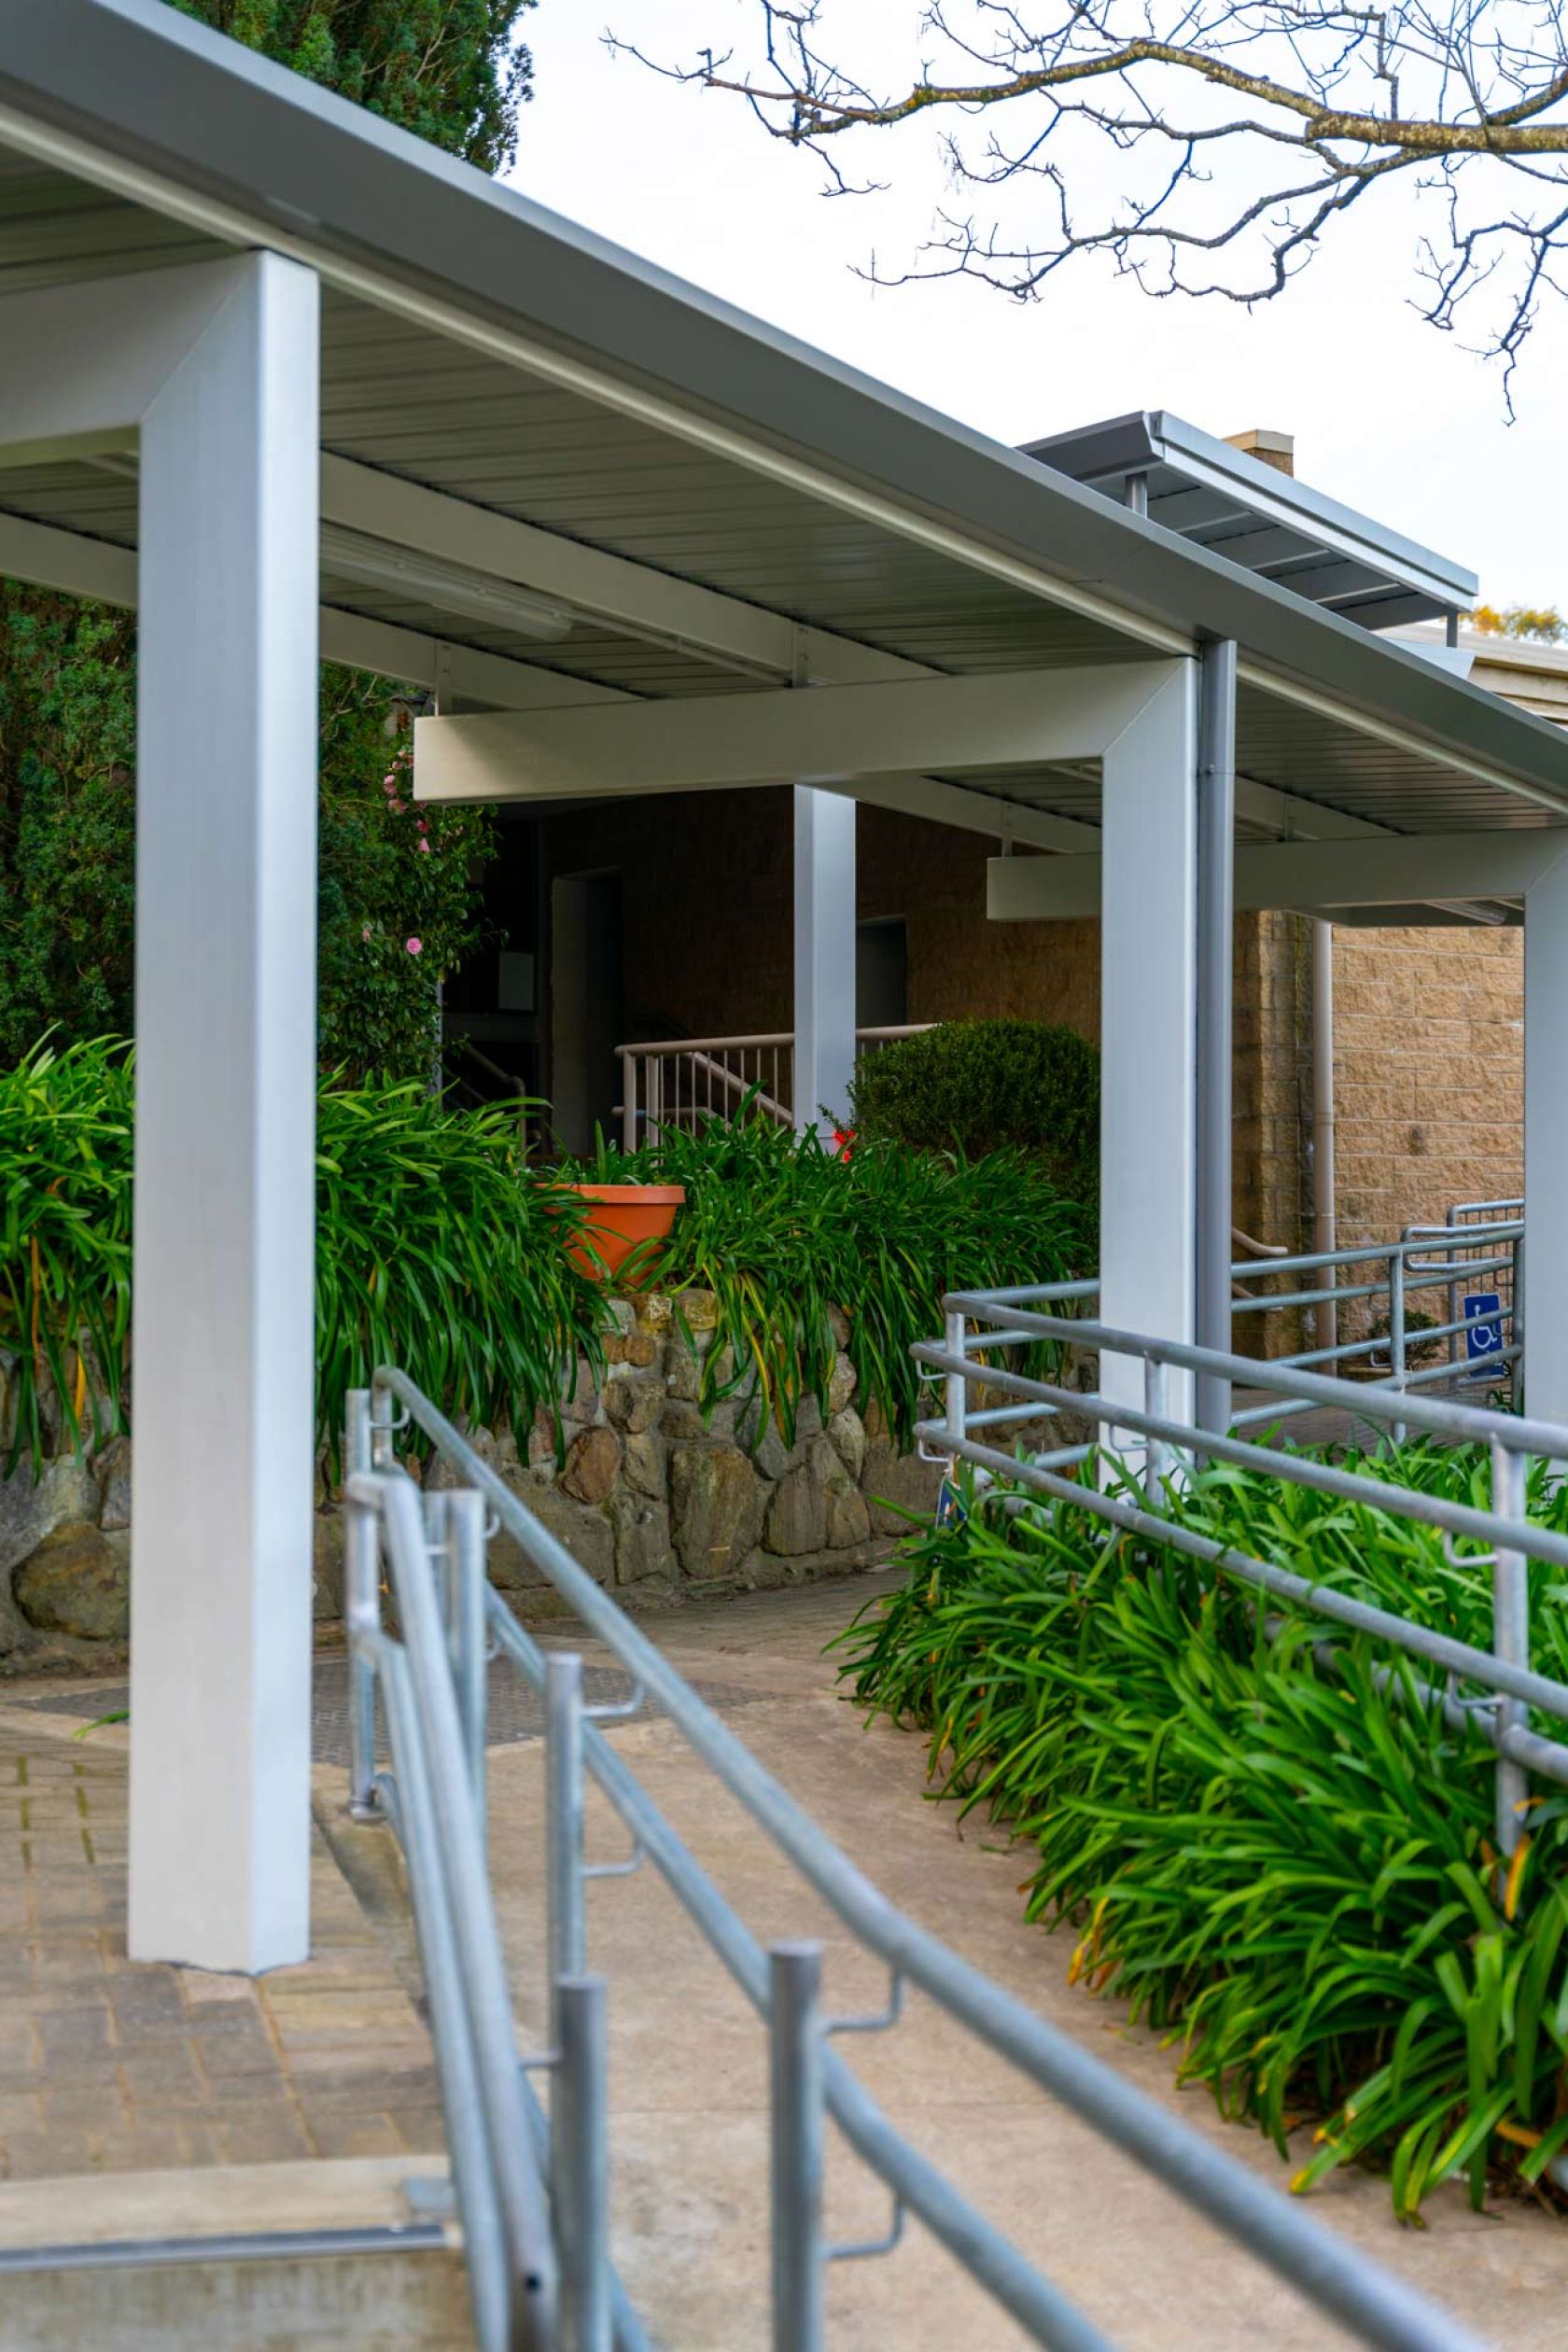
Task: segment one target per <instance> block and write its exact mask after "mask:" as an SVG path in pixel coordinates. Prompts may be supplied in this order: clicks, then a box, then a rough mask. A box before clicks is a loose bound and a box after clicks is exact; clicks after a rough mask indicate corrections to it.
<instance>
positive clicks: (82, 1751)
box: [0, 1703, 445, 2180]
mask: <svg viewBox="0 0 1568 2352" xmlns="http://www.w3.org/2000/svg"><path fill="white" fill-rule="evenodd" d="M35 1723H36V1725H37V1729H34V1725H35ZM18 1726H19V1716H18V1714H17V1712H16V1711H15V1709H14V1703H13V1705H12V1706H10V1707H7V1709H6V1710H5V1711H4V1721H3V1723H0V2179H10V2180H25V2179H40V2178H51V2177H63V2176H70V2175H75V2174H80V2173H88V2172H141V2171H149V2170H159V2169H164V2168H168V2167H171V2166H181V2165H202V2164H265V2163H284V2162H287V2161H290V2160H298V2159H301V2158H309V2157H323V2158H335V2157H355V2156H396V2155H399V2154H401V2153H404V2152H418V2153H426V2154H427V2153H432V2152H437V2151H440V2150H441V2149H442V2148H443V2147H444V2144H445V2142H444V2135H443V2132H442V2128H441V2112H440V2107H439V2104H438V2099H437V2089H436V2080H435V2075H434V2071H433V2067H432V2064H431V2055H430V2047H429V2042H428V2038H427V2034H426V2031H425V2027H424V2025H423V2023H422V2022H421V2020H420V2017H419V2015H418V2012H417V2010H416V2009H415V2008H414V2006H413V2002H412V2000H411V1999H410V1997H409V1995H408V1993H407V1991H406V1990H405V1989H404V1986H403V1984H402V1982H401V1981H399V1973H398V1969H397V1967H396V1965H395V1959H394V1955H393V1954H392V1953H391V1952H390V1951H389V1949H388V1948H387V1946H386V1945H385V1943H384V1941H383V1939H382V1938H381V1936H380V1934H379V1933H378V1931H377V1929H376V1928H375V1927H374V1926H373V1925H371V1921H370V1920H369V1919H368V1918H367V1917H366V1915H365V1913H364V1912H363V1911H361V1909H360V1907H359V1904H358V1902H357V1900H356V1897H355V1896H354V1894H353V1892H352V1890H351V1889H350V1887H349V1885H348V1884H347V1883H346V1882H345V1881H344V1879H343V1877H342V1875H341V1874H340V1872H339V1869H338V1868H337V1865H336V1863H335V1862H334V1860H333V1858H332V1855H331V1853H330V1852H329V1848H328V1846H327V1843H326V1841H324V1839H323V1838H322V1836H321V1834H320V1832H319V1830H316V1831H315V1832H314V1833H313V1834H314V1841H315V1842H314V1855H313V1895H314V1929H313V1951H312V1956H311V1958H310V1960H309V1961H308V1962H306V1963H304V1964H303V1965H302V1966H301V1967H293V1968H279V1969H276V1970H273V1972H272V1973H271V1974H269V1975H267V1976H265V1977H261V1978H257V1979H247V1978H245V1977H234V1976H214V1975H208V1974H205V1973H204V1972H203V1971H201V1970H197V1969H189V1968H176V1967H167V1966H162V1965H158V1966H147V1965H141V1966H135V1967H133V1965H132V1964H131V1963H130V1962H129V1961H128V1960H127V1959H126V1957H125V1843H126V1757H125V1754H124V1751H123V1747H119V1746H110V1745H107V1744H105V1743H103V1742H101V1741H94V1742H92V1743H81V1742H78V1741H75V1740H73V1739H72V1738H71V1737H70V1736H69V1727H68V1726H67V1725H66V1724H65V1723H63V1722H60V1723H59V1724H58V1728H55V1726H54V1724H53V1723H51V1722H50V1720H49V1718H47V1717H45V1718H37V1717H35V1718H33V1719H31V1720H29V1719H25V1718H23V1719H21V1728H20V1729H19V1728H18Z"/></svg>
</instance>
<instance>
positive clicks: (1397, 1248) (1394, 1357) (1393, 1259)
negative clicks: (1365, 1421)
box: [1389, 1242, 1408, 1446]
mask: <svg viewBox="0 0 1568 2352" xmlns="http://www.w3.org/2000/svg"><path fill="white" fill-rule="evenodd" d="M1389 1359H1390V1362H1391V1363H1392V1365H1393V1384H1394V1386H1395V1388H1397V1389H1399V1390H1400V1391H1401V1392H1403V1390H1404V1389H1405V1386H1406V1369H1407V1367H1406V1363H1405V1251H1404V1248H1403V1245H1402V1244H1401V1243H1399V1242H1395V1243H1394V1245H1393V1249H1392V1250H1391V1251H1390V1252H1389ZM1407 1435H1408V1431H1407V1426H1406V1424H1405V1422H1404V1421H1395V1422H1394V1424H1393V1442H1394V1444H1395V1445H1396V1446H1402V1445H1403V1444H1404V1443H1405V1439H1406V1437H1407Z"/></svg>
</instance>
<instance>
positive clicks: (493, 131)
mask: <svg viewBox="0 0 1568 2352" xmlns="http://www.w3.org/2000/svg"><path fill="white" fill-rule="evenodd" d="M173 6H174V7H176V8H178V9H179V10H180V11H181V13H182V14H183V15H185V16H189V17H195V18H196V19H197V21H199V22H200V23H202V24H210V25H211V26H212V27H213V29H214V31H215V32H217V33H227V34H228V35H230V37H231V39H232V40H236V41H244V42H245V46H246V47H247V48H248V49H259V50H260V51H261V52H262V54H263V55H264V56H266V57H271V58H273V59H275V60H276V62H277V63H278V64H280V65H287V66H289V67H290V68H291V69H292V70H293V72H295V73H296V74H303V75H305V76H306V77H307V78H308V79H309V80H311V81H315V82H321V83H323V84H325V85H326V87H327V88H328V89H330V90H336V91H340V92H341V93H342V95H343V97H345V98H352V99H354V100H355V101H356V103H357V105H361V106H368V107H369V108H370V110H371V113H372V114H378V115H383V116H385V119H386V120H387V121H388V122H395V123H397V124H398V125H399V127H400V128H401V129H402V130H404V131H413V132H414V133H416V134H417V135H418V136H419V137H420V138H422V139H428V140H429V141H430V143H431V145H432V146H434V147H445V148H446V149H447V151H448V153H449V154H452V155H460V156H462V157H463V158H464V160H465V161H467V162H469V163H477V164H478V165H479V166H480V167H481V169H482V170H483V171H486V172H501V171H504V170H505V169H506V167H507V165H508V164H509V163H510V162H511V160H512V158H513V156H514V155H515V153H516V150H517V110H518V107H519V105H521V104H522V103H523V102H524V101H525V99H527V98H529V97H530V96H531V95H532V92H533V61H532V59H531V57H530V56H529V53H528V51H527V49H525V47H524V46H523V44H522V43H521V41H520V40H519V39H518V36H517V28H518V25H519V23H520V22H521V21H522V19H523V17H524V15H525V13H526V11H527V10H528V9H529V8H531V7H533V6H534V0H173Z"/></svg>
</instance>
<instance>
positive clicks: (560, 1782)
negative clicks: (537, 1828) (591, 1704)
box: [544, 1650, 587, 2008]
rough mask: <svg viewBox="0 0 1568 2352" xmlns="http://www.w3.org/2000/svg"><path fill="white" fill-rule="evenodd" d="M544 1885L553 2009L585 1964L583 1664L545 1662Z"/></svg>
mask: <svg viewBox="0 0 1568 2352" xmlns="http://www.w3.org/2000/svg"><path fill="white" fill-rule="evenodd" d="M544 1738H545V1749H544V1775H545V1885H546V1895H545V1901H546V1911H547V1936H548V1949H549V1968H550V1984H551V1996H552V2008H553V2004H554V1988H555V1987H556V1986H557V1985H558V1984H560V1983H561V1982H562V1981H564V1980H565V1979H567V1978H571V1977H580V1976H581V1974H582V1971H583V1967H584V1966H585V1964H586V1959H587V1923H586V1918H585V1914H584V1909H583V1883H582V1787H583V1780H582V1660H581V1658H580V1657H579V1656H578V1654H577V1652H576V1651H575V1650H553V1651H552V1652H551V1653H550V1655H549V1657H548V1658H547V1659H545V1661H544Z"/></svg>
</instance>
